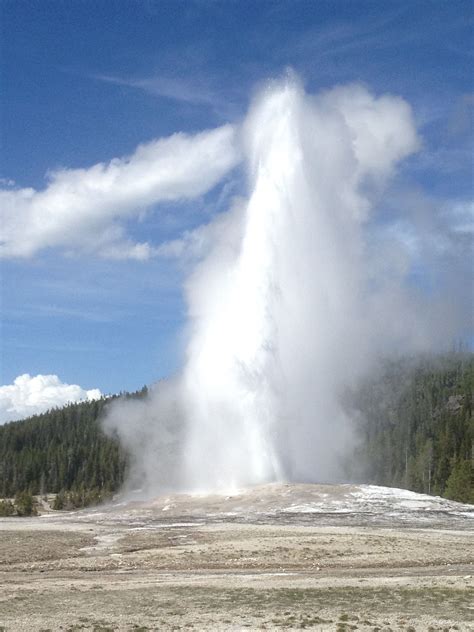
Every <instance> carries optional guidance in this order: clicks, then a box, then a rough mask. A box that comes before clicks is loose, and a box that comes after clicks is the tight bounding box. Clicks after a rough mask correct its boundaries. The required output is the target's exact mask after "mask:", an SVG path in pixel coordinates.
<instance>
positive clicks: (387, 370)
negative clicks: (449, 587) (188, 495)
mask: <svg viewBox="0 0 474 632" xmlns="http://www.w3.org/2000/svg"><path fill="white" fill-rule="evenodd" d="M473 389H474V354H472V353H454V352H453V353H450V354H446V355H443V356H430V357H423V358H417V359H416V360H414V359H411V360H407V359H404V360H399V361H396V362H395V361H391V362H386V363H385V364H384V365H383V369H381V370H380V372H379V374H378V377H377V378H376V379H371V380H370V381H367V382H366V383H365V384H363V385H362V386H361V387H360V388H359V389H358V390H357V392H354V393H351V394H349V395H348V396H347V406H348V408H349V409H350V411H351V415H352V416H353V417H354V416H355V419H356V424H357V431H358V437H359V443H358V446H357V449H356V453H355V455H354V459H353V466H352V467H351V470H350V476H351V477H352V478H353V479H354V478H355V479H357V480H359V481H361V482H367V483H374V484H379V485H388V486H395V487H404V488H407V489H411V490H414V491H418V492H424V493H427V494H435V495H441V496H445V497H447V498H451V499H453V500H460V501H463V502H474V487H473V481H472V476H473V467H472V457H473V448H472V445H473V437H474V418H473V413H472V399H473ZM144 395H146V388H145V389H143V390H142V391H140V392H138V393H135V394H132V395H129V394H126V395H124V397H142V396H144ZM107 401H108V400H107V399H105V398H104V399H101V400H97V401H91V402H83V403H78V404H71V405H68V406H66V407H64V408H61V409H55V410H51V411H49V412H47V413H44V414H42V415H37V416H34V417H31V418H29V419H25V420H22V421H17V422H11V423H7V424H5V425H3V426H0V497H4V498H12V497H15V496H16V497H19V496H18V495H19V494H21V493H24V492H28V493H29V494H40V495H43V494H46V493H57V494H58V498H57V501H56V505H55V506H56V508H57V509H61V508H64V507H67V506H69V507H71V506H72V507H80V506H84V505H87V504H90V503H93V502H98V501H100V500H102V499H104V498H106V497H108V496H110V494H112V493H113V492H116V491H117V490H119V489H120V487H121V485H122V483H123V481H124V479H125V477H126V473H127V454H126V452H125V451H124V449H123V448H122V447H121V446H120V444H119V442H118V440H117V439H116V438H113V437H109V436H106V435H105V434H104V433H103V432H102V430H101V427H100V423H99V419H100V416H101V413H102V412H103V409H104V406H105V405H106V403H107ZM354 412H355V415H354Z"/></svg>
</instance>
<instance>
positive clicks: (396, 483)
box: [349, 352, 474, 503]
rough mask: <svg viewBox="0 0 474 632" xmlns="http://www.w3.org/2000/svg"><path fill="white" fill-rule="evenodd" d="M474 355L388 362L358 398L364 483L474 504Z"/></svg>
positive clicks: (354, 403) (357, 467) (358, 460)
mask: <svg viewBox="0 0 474 632" xmlns="http://www.w3.org/2000/svg"><path fill="white" fill-rule="evenodd" d="M473 391H474V354H472V353H463V352H459V353H454V352H452V353H449V354H445V355H443V356H427V357H422V358H420V357H418V358H416V359H411V360H408V359H404V360H399V361H391V362H386V363H385V365H384V367H383V370H382V371H381V372H380V374H379V377H378V378H377V379H372V380H370V381H367V382H366V383H365V384H364V385H363V386H362V387H361V388H360V389H359V390H358V391H357V393H355V394H353V395H352V397H351V398H349V399H350V400H351V407H352V410H354V408H355V409H356V411H358V412H359V414H358V431H359V439H360V445H359V447H358V449H357V450H356V457H355V459H354V467H353V473H355V475H356V476H357V478H359V479H360V480H362V481H364V482H371V483H375V484H377V485H387V486H391V487H402V488H406V489H410V490H413V491H416V492H422V493H425V494H433V495H439V496H445V497H446V498H450V499H452V500H459V501H461V502H471V503H474V485H473V473H474V472H473V456H474V453H473V438H474V417H473V410H472V400H473Z"/></svg>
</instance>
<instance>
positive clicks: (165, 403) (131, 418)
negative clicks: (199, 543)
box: [106, 78, 430, 493]
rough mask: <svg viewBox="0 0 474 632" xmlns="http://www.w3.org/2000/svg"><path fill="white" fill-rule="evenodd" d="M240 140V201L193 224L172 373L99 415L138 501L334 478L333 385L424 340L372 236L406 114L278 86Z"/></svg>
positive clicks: (342, 431) (415, 306)
mask: <svg viewBox="0 0 474 632" xmlns="http://www.w3.org/2000/svg"><path fill="white" fill-rule="evenodd" d="M240 138H241V145H242V154H243V157H244V161H245V165H246V167H247V177H248V197H247V199H246V200H245V201H240V202H238V203H236V204H235V205H234V206H233V207H232V208H231V210H230V211H229V212H228V213H227V214H223V215H220V216H219V217H218V218H217V219H216V220H215V221H214V222H213V223H212V224H210V225H209V226H207V227H206V229H205V230H206V234H207V237H208V243H209V244H210V245H209V248H208V250H207V252H206V253H205V255H204V256H203V257H202V258H201V259H200V260H199V261H198V262H197V264H196V266H195V269H194V271H193V272H192V274H191V275H190V276H189V278H188V281H187V283H186V286H185V293H186V299H187V303H188V307H189V344H188V347H187V353H186V360H185V365H184V368H183V370H182V372H181V374H180V375H179V376H178V377H177V378H176V379H174V380H173V381H170V382H166V383H161V384H160V385H158V386H157V387H156V388H155V389H152V390H151V392H150V395H149V396H148V398H147V400H145V401H141V402H132V401H128V402H125V403H118V404H114V405H113V406H112V407H111V408H110V411H109V414H108V417H107V419H106V426H107V427H109V428H113V429H115V430H117V431H118V433H119V436H120V437H121V439H122V440H124V442H125V445H126V446H127V447H128V448H129V449H130V451H131V454H132V476H131V481H130V484H131V485H132V486H140V487H143V488H144V489H148V490H149V492H150V493H153V492H156V491H157V490H167V489H172V490H182V491H192V490H195V491H206V490H207V491H211V490H231V489H234V488H240V487H243V486H247V485H254V484H260V483H265V482H271V481H283V480H290V481H319V482H324V481H337V480H340V479H341V475H342V474H341V472H342V469H341V464H342V463H343V456H344V454H345V453H346V451H347V449H348V447H350V446H351V444H352V441H353V437H352V430H351V424H350V422H349V419H348V415H347V413H346V411H345V410H344V407H343V406H342V404H341V395H342V394H343V392H344V389H346V388H347V387H350V386H353V385H354V384H356V383H357V380H358V379H359V378H360V377H361V376H363V375H364V374H365V372H366V371H367V370H369V369H370V367H371V366H373V363H374V361H375V359H376V358H377V357H378V356H379V355H380V354H381V353H383V352H385V351H386V350H387V349H392V348H397V349H398V350H401V349H410V350H413V348H414V347H417V346H423V345H425V344H427V343H428V342H429V339H430V336H429V332H428V329H429V328H427V327H426V322H425V319H424V318H423V317H422V314H423V310H424V306H423V305H422V304H421V302H420V300H419V297H417V298H416V300H412V298H411V294H410V292H408V291H407V290H406V287H405V283H404V280H405V276H406V275H407V270H408V269H409V265H408V264H407V263H405V264H404V265H400V251H399V245H397V244H395V245H393V252H389V249H388V248H387V249H386V250H385V251H384V253H383V256H382V258H379V256H380V255H379V254H378V253H377V250H376V249H375V250H374V249H371V240H370V235H369V233H370V225H371V215H372V211H373V199H375V198H376V197H379V196H380V193H381V191H382V190H383V188H384V186H385V184H386V183H387V181H388V179H389V178H390V176H391V174H392V172H393V170H394V168H395V166H396V165H397V163H398V162H399V161H400V160H402V159H403V158H404V157H406V156H408V155H409V154H410V153H412V152H414V151H415V150H416V149H417V147H418V144H419V143H418V138H417V134H416V131H415V126H414V123H413V120H412V114H411V110H410V108H409V106H408V105H407V103H406V102H404V101H403V100H402V99H400V98H397V97H392V96H382V97H379V98H376V97H374V96H373V95H372V94H371V93H370V92H368V91H367V90H366V89H365V88H363V87H361V86H358V85H351V86H347V87H337V88H335V89H333V90H330V91H328V92H324V93H322V94H320V95H318V96H316V97H313V96H308V95H307V94H305V92H304V90H303V88H302V87H301V86H300V84H299V83H298V81H297V80H295V79H294V78H291V79H288V80H285V81H284V82H281V83H275V84H272V85H271V86H269V87H267V89H265V90H264V91H263V92H262V93H261V94H260V96H259V97H258V98H257V99H256V100H255V102H254V104H253V105H252V107H251V109H250V112H249V114H248V116H247V119H246V120H245V122H244V124H243V126H242V128H241V132H240ZM201 230H202V229H201ZM405 254H406V253H405ZM382 260H383V262H384V265H383V266H381V265H380V262H381V261H382ZM402 315H403V319H404V321H405V322H406V323H408V325H407V327H401V326H400V320H401V318H402ZM421 332H423V335H421Z"/></svg>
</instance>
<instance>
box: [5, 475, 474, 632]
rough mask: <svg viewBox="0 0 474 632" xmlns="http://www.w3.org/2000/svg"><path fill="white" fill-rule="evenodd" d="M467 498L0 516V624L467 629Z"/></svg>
mask: <svg viewBox="0 0 474 632" xmlns="http://www.w3.org/2000/svg"><path fill="white" fill-rule="evenodd" d="M473 525H474V507H472V506H467V505H461V504H459V503H453V502H450V501H446V500H444V499H440V498H433V497H429V496H423V495H420V494H414V493H412V492H407V491H403V490H392V489H388V488H381V487H373V486H349V485H339V486H336V485H334V486H329V485H326V486H322V485H269V486H264V487H256V488H253V489H251V490H247V491H244V492H239V493H233V494H229V495H225V496H218V495H215V496H209V495H207V496H204V495H203V496H185V495H180V496H169V495H168V496H166V497H160V498H156V499H155V500H153V501H147V502H145V501H140V500H130V499H129V500H127V501H120V500H117V502H115V503H113V504H110V505H108V506H106V507H98V508H95V509H93V510H83V511H78V512H64V513H62V512H54V513H46V514H43V515H41V516H38V517H35V518H2V519H0V630H8V631H10V630H11V631H14V630H28V631H30V630H38V631H39V630H42V631H43V632H44V631H46V630H68V631H72V630H95V631H97V632H99V631H105V630H127V631H128V630H129V631H132V630H134V631H138V630H187V629H189V630H244V629H247V630H281V629H286V630H294V629H303V628H308V629H315V630H337V631H339V632H343V631H349V630H372V631H373V632H375V631H377V630H379V631H381V630H385V631H388V630H394V631H395V630H407V631H408V630H411V631H413V630H474V624H473V620H474V590H473V587H474V537H473Z"/></svg>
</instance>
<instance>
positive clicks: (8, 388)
mask: <svg viewBox="0 0 474 632" xmlns="http://www.w3.org/2000/svg"><path fill="white" fill-rule="evenodd" d="M100 397H102V393H101V392H100V390H99V389H98V388H93V389H91V390H84V389H83V388H81V387H80V386H78V385H77V384H65V383H64V382H61V380H60V379H59V377H58V376H57V375H36V376H34V377H32V376H31V375H29V374H28V373H25V374H24V375H19V376H18V377H17V378H15V380H14V381H13V384H6V385H4V386H0V424H1V423H5V422H7V421H15V420H17V419H23V418H25V417H29V416H31V415H36V414H39V413H43V412H45V411H47V410H50V409H51V408H55V407H58V406H64V405H65V404H68V403H71V402H78V401H82V400H93V399H99V398H100Z"/></svg>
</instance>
